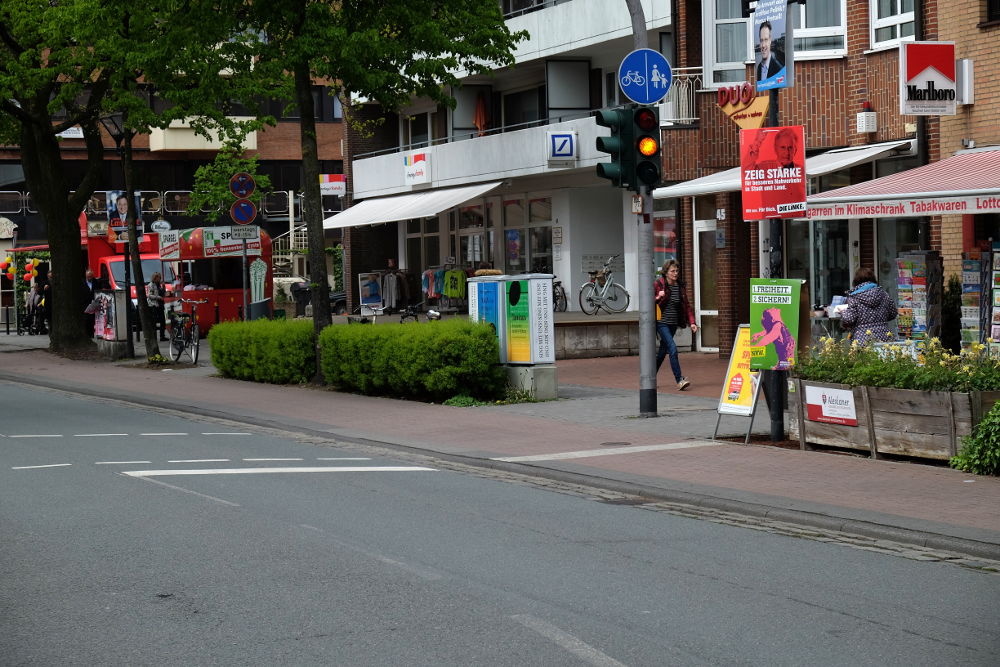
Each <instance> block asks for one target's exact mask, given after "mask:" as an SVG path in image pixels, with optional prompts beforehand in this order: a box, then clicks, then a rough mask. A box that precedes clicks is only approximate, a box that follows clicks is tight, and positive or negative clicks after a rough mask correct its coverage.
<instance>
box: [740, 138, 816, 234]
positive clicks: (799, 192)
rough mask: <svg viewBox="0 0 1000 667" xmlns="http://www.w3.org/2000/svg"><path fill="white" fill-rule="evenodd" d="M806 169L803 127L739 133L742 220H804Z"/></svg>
mask: <svg viewBox="0 0 1000 667" xmlns="http://www.w3.org/2000/svg"><path fill="white" fill-rule="evenodd" d="M805 165H806V147H805V132H804V128H803V126H801V125H790V126H788V127H763V128H760V129H745V130H740V176H741V181H742V194H743V219H744V220H766V219H768V218H802V217H805V214H806V167H805Z"/></svg>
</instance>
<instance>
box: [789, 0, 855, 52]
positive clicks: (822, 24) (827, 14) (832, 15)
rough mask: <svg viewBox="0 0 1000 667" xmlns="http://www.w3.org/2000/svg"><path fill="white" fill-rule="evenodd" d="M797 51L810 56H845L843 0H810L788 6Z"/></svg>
mask: <svg viewBox="0 0 1000 667" xmlns="http://www.w3.org/2000/svg"><path fill="white" fill-rule="evenodd" d="M788 15H789V17H790V19H791V22H792V27H793V32H794V39H795V52H796V54H808V55H842V54H844V53H845V51H846V46H845V44H846V39H847V37H846V30H845V26H844V24H845V21H844V16H845V7H844V0H810V2H809V3H807V4H805V5H800V4H790V5H788Z"/></svg>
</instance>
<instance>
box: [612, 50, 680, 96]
mask: <svg viewBox="0 0 1000 667" xmlns="http://www.w3.org/2000/svg"><path fill="white" fill-rule="evenodd" d="M672 78H673V73H672V72H671V71H670V63H668V62H667V59H666V58H664V57H663V54H662V53H660V52H659V51H654V50H653V49H636V50H635V51H633V52H632V53H630V54H628V55H627V56H625V57H624V58H623V59H622V64H621V65H619V66H618V80H619V81H620V82H621V86H622V92H623V93H625V97H627V98H629V99H630V100H632V101H633V102H635V103H636V104H656V103H657V102H659V101H660V100H662V99H663V98H664V97H666V95H667V91H668V90H670V81H671V79H672Z"/></svg>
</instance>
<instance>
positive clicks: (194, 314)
mask: <svg viewBox="0 0 1000 667" xmlns="http://www.w3.org/2000/svg"><path fill="white" fill-rule="evenodd" d="M178 301H180V302H181V303H189V304H191V312H190V313H185V312H184V311H182V310H172V311H170V340H169V341H168V342H167V347H168V349H167V355H168V356H169V357H170V361H177V360H178V359H180V358H181V355H182V354H185V353H186V354H187V356H188V358H190V359H191V363H192V364H196V363H198V347H199V343H200V341H201V331H199V330H198V304H201V303H208V299H202V300H201V301H195V300H193V299H178Z"/></svg>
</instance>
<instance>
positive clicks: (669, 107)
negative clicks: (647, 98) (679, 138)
mask: <svg viewBox="0 0 1000 667" xmlns="http://www.w3.org/2000/svg"><path fill="white" fill-rule="evenodd" d="M673 75H674V76H673V81H672V82H671V84H670V90H669V91H668V92H667V97H666V98H665V99H664V100H663V102H661V103H660V122H661V124H663V125H682V126H683V125H694V124H696V123H697V122H698V120H699V119H698V104H697V102H698V100H697V93H698V91H699V90H701V89H702V84H703V82H702V70H701V68H700V67H677V68H675V69H674V70H673Z"/></svg>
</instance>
